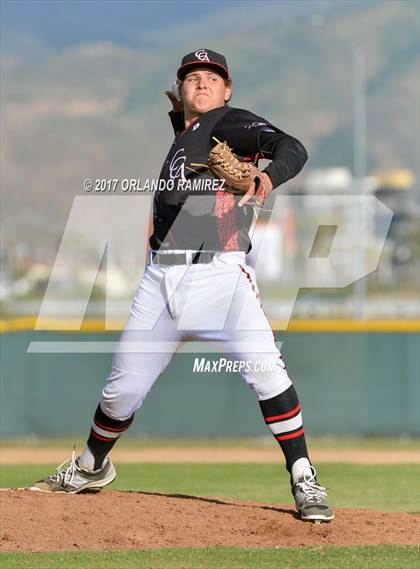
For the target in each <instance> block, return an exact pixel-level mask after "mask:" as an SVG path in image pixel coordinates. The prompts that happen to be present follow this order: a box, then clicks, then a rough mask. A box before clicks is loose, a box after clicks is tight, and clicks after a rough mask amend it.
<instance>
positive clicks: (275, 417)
mask: <svg viewBox="0 0 420 569" xmlns="http://www.w3.org/2000/svg"><path fill="white" fill-rule="evenodd" d="M300 409H301V407H300V403H299V404H298V405H297V406H296V407H295V408H294V409H292V410H291V411H288V412H287V413H282V414H281V415H273V416H272V417H265V422H266V423H268V421H270V422H271V421H281V420H282V419H287V418H288V417H292V416H293V415H297V414H298V412H299V411H300Z"/></svg>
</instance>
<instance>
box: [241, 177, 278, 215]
mask: <svg viewBox="0 0 420 569" xmlns="http://www.w3.org/2000/svg"><path fill="white" fill-rule="evenodd" d="M272 189H273V184H272V183H271V180H270V176H269V175H268V174H266V173H265V172H262V173H261V181H260V185H259V187H258V189H257V188H256V183H255V181H254V180H253V181H252V182H251V183H250V185H249V190H248V191H247V192H246V194H244V196H243V198H241V200H240V201H239V203H238V206H239V207H242V206H244V205H245V204H246V203H247V202H249V200H250V199H252V198H253V197H257V198H260V199H261V200H262V201H264V200H265V199H266V198H267V196H268V195H269V194H270V193H271V191H272Z"/></svg>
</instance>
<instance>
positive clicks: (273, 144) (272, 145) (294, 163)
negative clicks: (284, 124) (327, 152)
mask: <svg viewBox="0 0 420 569" xmlns="http://www.w3.org/2000/svg"><path fill="white" fill-rule="evenodd" d="M259 147H260V150H261V151H262V152H263V154H264V156H265V157H267V158H268V159H270V160H271V161H272V162H271V163H270V165H269V166H267V168H265V169H264V172H266V173H267V174H268V176H269V177H270V179H271V182H272V184H273V187H274V188H276V187H277V186H280V185H281V184H284V183H285V182H287V181H288V180H290V179H291V178H294V177H295V176H296V175H297V174H298V173H299V172H300V171H301V170H302V168H303V166H304V165H305V163H306V161H307V159H308V154H307V152H306V150H305V147H304V146H303V144H302V143H301V142H299V140H297V139H296V138H294V137H292V136H289V135H288V134H285V133H284V132H280V133H268V132H262V133H261V136H260V139H259Z"/></svg>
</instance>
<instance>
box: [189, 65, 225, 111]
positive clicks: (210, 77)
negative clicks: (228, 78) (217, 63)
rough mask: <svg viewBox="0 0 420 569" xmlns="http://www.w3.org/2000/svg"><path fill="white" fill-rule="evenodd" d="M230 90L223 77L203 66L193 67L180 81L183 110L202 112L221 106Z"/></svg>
mask: <svg viewBox="0 0 420 569" xmlns="http://www.w3.org/2000/svg"><path fill="white" fill-rule="evenodd" d="M230 91H231V88H230V87H228V86H226V85H225V81H224V79H223V77H221V76H220V75H218V74H217V73H215V72H214V71H211V70H210V69H206V68H204V67H203V68H198V69H194V70H193V71H190V73H188V74H187V75H186V76H185V78H184V81H183V82H182V99H183V101H184V110H185V111H186V112H187V113H188V112H189V113H190V114H197V113H198V114H202V113H206V112H207V111H211V110H212V109H217V108H218V107H223V105H224V104H225V102H226V101H227V100H228V99H229V97H230Z"/></svg>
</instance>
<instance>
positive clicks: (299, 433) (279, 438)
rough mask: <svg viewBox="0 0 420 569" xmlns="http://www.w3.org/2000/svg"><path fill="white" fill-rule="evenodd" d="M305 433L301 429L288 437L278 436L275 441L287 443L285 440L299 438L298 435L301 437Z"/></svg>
mask: <svg viewBox="0 0 420 569" xmlns="http://www.w3.org/2000/svg"><path fill="white" fill-rule="evenodd" d="M304 432H305V431H304V430H303V429H300V431H297V432H296V433H289V434H288V435H280V436H278V437H276V439H277V440H278V441H287V439H295V438H296V437H300V435H303V433H304Z"/></svg>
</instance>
